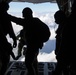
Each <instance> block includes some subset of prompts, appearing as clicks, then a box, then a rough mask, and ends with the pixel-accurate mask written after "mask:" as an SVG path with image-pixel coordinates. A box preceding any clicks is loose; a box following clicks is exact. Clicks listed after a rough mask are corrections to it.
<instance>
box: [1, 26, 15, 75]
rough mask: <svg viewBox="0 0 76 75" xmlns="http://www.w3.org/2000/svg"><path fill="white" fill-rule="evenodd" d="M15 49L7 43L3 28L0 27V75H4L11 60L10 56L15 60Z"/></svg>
mask: <svg viewBox="0 0 76 75" xmlns="http://www.w3.org/2000/svg"><path fill="white" fill-rule="evenodd" d="M12 50H13V47H12V46H11V44H10V43H9V42H8V41H7V38H6V37H5V35H4V33H3V31H2V29H1V27H0V63H1V66H0V75H4V74H5V72H6V70H7V67H8V64H9V60H10V55H11V56H12V58H13V59H15V55H14V53H13V52H12Z"/></svg>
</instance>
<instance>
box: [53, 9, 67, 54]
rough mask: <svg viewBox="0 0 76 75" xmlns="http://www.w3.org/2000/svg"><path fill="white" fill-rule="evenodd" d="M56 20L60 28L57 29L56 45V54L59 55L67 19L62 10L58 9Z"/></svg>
mask: <svg viewBox="0 0 76 75" xmlns="http://www.w3.org/2000/svg"><path fill="white" fill-rule="evenodd" d="M54 19H55V22H56V23H57V25H58V28H57V30H56V37H55V38H56V47H55V54H56V55H57V54H58V52H59V50H60V44H61V37H62V31H63V28H64V25H65V24H64V22H65V20H66V15H65V13H64V12H63V11H62V10H58V11H57V12H56V13H55V14H54Z"/></svg>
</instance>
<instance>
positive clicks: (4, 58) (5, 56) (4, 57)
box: [0, 2, 17, 75]
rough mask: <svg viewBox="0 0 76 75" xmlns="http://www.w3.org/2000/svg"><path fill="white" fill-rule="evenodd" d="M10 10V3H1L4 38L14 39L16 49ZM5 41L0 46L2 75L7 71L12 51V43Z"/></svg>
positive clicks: (1, 23)
mask: <svg viewBox="0 0 76 75" xmlns="http://www.w3.org/2000/svg"><path fill="white" fill-rule="evenodd" d="M8 8H9V5H8V3H6V2H0V28H1V30H2V33H3V35H4V37H6V36H7V34H9V36H10V37H11V38H12V39H13V47H16V45H17V43H16V36H15V34H14V31H13V28H12V24H11V21H10V19H9V17H8V13H7V10H8ZM1 36H2V35H1ZM1 36H0V37H1ZM0 40H2V39H0ZM3 41H4V40H3ZM3 41H0V42H1V43H2V44H0V45H1V47H2V49H1V62H2V68H1V74H0V75H4V73H5V71H6V68H7V65H8V63H9V61H10V59H9V58H10V52H11V50H12V47H11V45H10V43H8V42H5V41H4V42H3ZM1 47H0V48H1ZM8 49H9V50H8ZM9 51H10V52H9Z"/></svg>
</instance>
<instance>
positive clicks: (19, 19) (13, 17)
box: [8, 14, 23, 26]
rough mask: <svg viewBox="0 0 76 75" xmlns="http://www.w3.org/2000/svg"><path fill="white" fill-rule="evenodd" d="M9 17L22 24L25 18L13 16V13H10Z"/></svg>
mask: <svg viewBox="0 0 76 75" xmlns="http://www.w3.org/2000/svg"><path fill="white" fill-rule="evenodd" d="M8 17H9V19H10V20H11V21H12V22H15V23H16V24H18V25H21V26H22V24H23V19H22V18H18V17H15V16H12V15H10V14H8Z"/></svg>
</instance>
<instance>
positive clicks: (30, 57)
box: [25, 48, 38, 75]
mask: <svg viewBox="0 0 76 75" xmlns="http://www.w3.org/2000/svg"><path fill="white" fill-rule="evenodd" d="M31 49H32V50H33V51H32V50H29V49H28V48H27V51H26V55H25V65H26V68H27V70H28V75H36V73H37V72H35V71H36V70H37V60H35V58H37V52H38V51H37V50H38V49H37V50H36V49H34V48H31ZM34 65H35V66H34ZM35 69H36V70H35Z"/></svg>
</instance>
